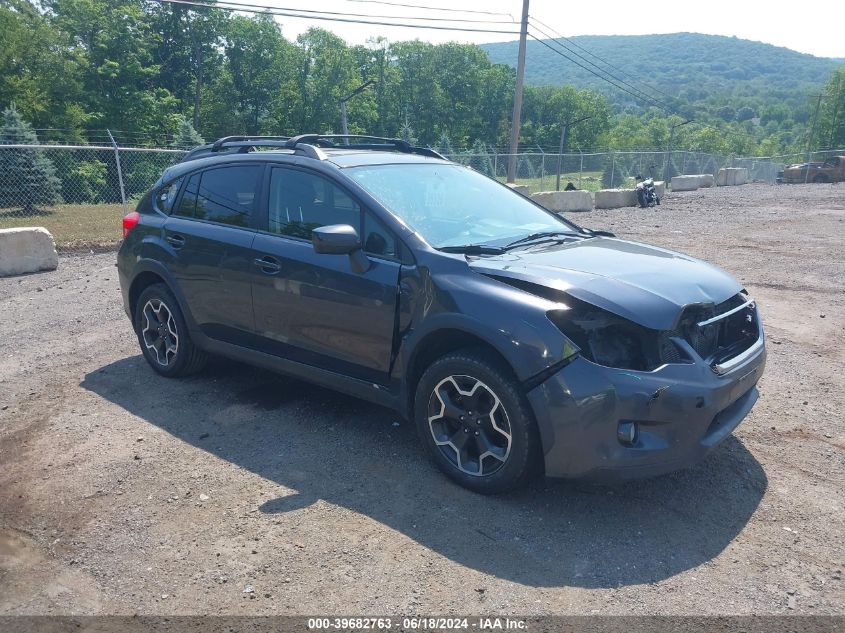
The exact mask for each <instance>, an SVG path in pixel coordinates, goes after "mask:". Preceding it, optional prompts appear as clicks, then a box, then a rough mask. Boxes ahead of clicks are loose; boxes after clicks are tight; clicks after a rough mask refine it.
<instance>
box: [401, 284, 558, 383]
mask: <svg viewBox="0 0 845 633" xmlns="http://www.w3.org/2000/svg"><path fill="white" fill-rule="evenodd" d="M417 283H418V284H419V287H417V288H415V289H414V290H415V293H414V294H415V295H416V299H415V301H414V303H415V309H414V314H413V316H412V318H411V327H410V330H409V331H408V332H407V333H406V334H405V336H404V337H403V339H402V341H401V347H400V350H399V360H400V362H399V366H400V367H401V368H403V369H407V368H408V367H410V366H411V365H412V363H413V360H414V357H415V356H416V354H417V352H418V351H419V346H420V345H421V344H424V342H425V340H426V339H427V338H428V337H429V336H430V335H432V334H434V333H436V332H437V331H439V330H458V331H463V332H466V333H467V334H468V335H472V336H474V337H477V338H480V339H482V340H483V341H484V342H486V343H488V344H489V345H491V346H492V347H493V348H494V349H495V350H496V351H498V352H499V354H501V355H502V356H503V357H504V358H505V360H506V361H507V362H508V364H509V365H510V367H511V368H512V369H513V372H514V374H516V377H517V378H518V379H519V380H520V381H525V380H528V379H529V378H531V377H532V376H535V375H537V374H538V373H540V372H542V371H543V370H545V369H547V368H549V367H550V366H552V365H554V364H556V363H558V362H559V361H561V360H563V358H565V357H566V356H567V355H570V354H571V353H572V351H573V346H572V343H571V342H570V341H569V340H568V339H567V338H566V337H565V336H564V335H563V333H562V332H561V331H560V330H559V329H558V328H557V327H556V326H555V325H554V324H553V323H552V322H551V321H550V320H549V318H548V317H547V316H546V313H547V312H548V311H549V310H554V309H560V308H561V306H560V304H557V303H555V302H553V301H549V300H547V299H544V298H542V297H537V296H534V295H530V294H528V293H526V292H523V291H521V290H518V289H516V288H513V287H511V286H508V285H507V284H504V283H502V282H499V281H496V280H494V279H490V278H489V277H486V276H484V275H479V274H473V273H472V272H469V273H468V271H466V270H464V271H463V272H460V271H458V272H456V273H454V274H451V273H447V274H438V275H434V276H431V275H429V274H428V271H426V270H421V271H420V277H419V278H418V279H417ZM415 285H416V284H415Z"/></svg>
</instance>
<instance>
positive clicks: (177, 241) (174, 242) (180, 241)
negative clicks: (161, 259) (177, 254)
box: [164, 234, 185, 248]
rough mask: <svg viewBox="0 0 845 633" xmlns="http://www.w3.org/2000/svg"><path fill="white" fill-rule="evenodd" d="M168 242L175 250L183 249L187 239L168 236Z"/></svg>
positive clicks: (178, 236) (179, 236)
mask: <svg viewBox="0 0 845 633" xmlns="http://www.w3.org/2000/svg"><path fill="white" fill-rule="evenodd" d="M164 239H166V240H167V242H168V243H169V244H170V245H171V246H173V248H182V247H183V246H184V245H185V238H184V237H182V236H181V235H176V234H174V235H168V236H167V237H166V238H164Z"/></svg>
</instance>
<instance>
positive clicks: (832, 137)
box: [814, 66, 845, 149]
mask: <svg viewBox="0 0 845 633" xmlns="http://www.w3.org/2000/svg"><path fill="white" fill-rule="evenodd" d="M816 127H817V131H816V138H815V139H814V140H815V143H816V146H817V147H828V148H830V149H840V148H842V147H845V66H842V67H841V68H839V69H837V70H835V71H834V72H833V74H831V76H830V79H828V80H827V83H826V84H825V87H824V90H823V91H822V103H821V108H820V110H819V120H818V123H817V126H816Z"/></svg>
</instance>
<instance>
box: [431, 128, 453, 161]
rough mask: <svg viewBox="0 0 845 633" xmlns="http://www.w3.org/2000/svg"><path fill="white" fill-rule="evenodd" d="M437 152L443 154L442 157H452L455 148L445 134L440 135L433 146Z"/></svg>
mask: <svg viewBox="0 0 845 633" xmlns="http://www.w3.org/2000/svg"><path fill="white" fill-rule="evenodd" d="M434 149H436V150H437V151H438V152H440V153H441V154H443V156H445V157H447V158H449V157H450V156H454V154H455V148H454V147H452V139H450V138H449V135H448V134H446V132H443V133H442V134H441V135H440V138H439V139H437V143H436V144H435V146H434Z"/></svg>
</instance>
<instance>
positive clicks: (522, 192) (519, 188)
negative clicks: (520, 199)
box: [508, 182, 529, 198]
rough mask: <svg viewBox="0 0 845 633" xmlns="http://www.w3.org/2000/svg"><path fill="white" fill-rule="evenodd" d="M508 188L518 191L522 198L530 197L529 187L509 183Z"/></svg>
mask: <svg viewBox="0 0 845 633" xmlns="http://www.w3.org/2000/svg"><path fill="white" fill-rule="evenodd" d="M508 187H510V188H511V189H513V190H514V191H516V192H517V193H518V194H519V195H521V196H525V197H526V198H527V197H529V194H528V185H517V184H514V183H512V182H509V183H508Z"/></svg>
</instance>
